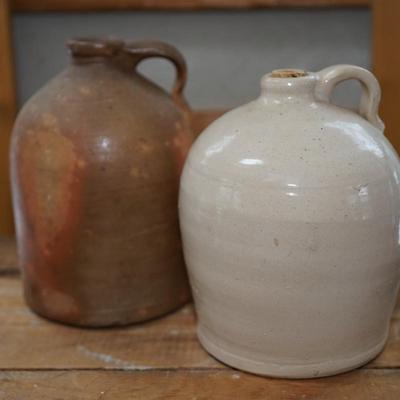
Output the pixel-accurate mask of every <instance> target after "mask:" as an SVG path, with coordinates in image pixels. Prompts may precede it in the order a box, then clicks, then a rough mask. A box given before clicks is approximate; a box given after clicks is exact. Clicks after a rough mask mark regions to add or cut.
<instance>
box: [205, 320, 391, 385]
mask: <svg viewBox="0 0 400 400" xmlns="http://www.w3.org/2000/svg"><path fill="white" fill-rule="evenodd" d="M197 336H198V338H199V341H200V343H201V344H202V346H203V347H204V349H205V350H206V351H207V352H208V353H209V354H211V355H212V356H213V357H215V358H216V359H217V360H219V361H221V362H223V363H224V364H227V365H229V366H231V367H233V368H237V369H240V370H243V371H246V372H250V373H253V374H256V375H263V376H269V377H274V378H290V379H307V378H308V379H310V378H319V377H323V376H330V375H337V374H340V373H343V372H347V371H350V370H352V369H355V368H358V367H360V366H362V365H364V364H366V363H367V362H369V361H371V360H372V359H374V358H375V357H376V356H377V355H378V354H379V353H380V352H381V351H382V350H383V348H384V347H385V344H386V341H387V336H385V338H384V340H382V341H381V342H379V343H378V344H377V345H375V346H374V347H372V348H370V349H368V350H367V351H366V352H363V353H361V354H357V355H356V356H354V357H351V358H344V359H342V360H328V361H324V362H321V363H314V364H291V365H288V364H285V363H282V364H279V363H276V362H273V363H272V362H268V361H265V362H263V361H258V360H252V359H249V358H245V357H241V356H239V355H236V354H233V353H231V352H230V351H227V350H224V349H223V348H222V347H221V346H220V345H216V344H215V343H214V342H213V341H212V340H210V339H209V338H208V337H207V335H206V334H204V331H203V330H202V329H201V327H199V328H198V330H197Z"/></svg>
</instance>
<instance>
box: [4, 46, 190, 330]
mask: <svg viewBox="0 0 400 400" xmlns="http://www.w3.org/2000/svg"><path fill="white" fill-rule="evenodd" d="M148 48H149V49H150V51H149V52H147V49H148ZM70 49H71V52H72V57H73V62H72V64H71V65H70V66H69V67H67V69H66V70H64V71H63V72H61V73H60V74H59V75H58V76H57V77H55V78H54V79H53V80H52V81H50V82H49V83H48V84H47V85H46V86H45V87H44V88H42V89H41V90H40V91H39V92H38V93H37V94H36V95H35V96H33V98H32V99H31V100H29V101H28V103H27V104H26V105H25V106H24V107H23V109H22V111H21V112H20V114H19V116H18V118H17V121H16V124H15V128H14V131H13V140H12V150H11V168H12V185H13V197H14V211H15V218H16V230H17V239H18V251H19V256H20V261H21V267H22V273H23V280H24V287H25V297H26V300H27V302H28V304H29V305H30V306H31V307H32V309H33V310H35V311H36V312H37V313H39V314H41V315H43V316H45V317H48V318H50V319H54V320H57V321H61V322H65V323H70V324H76V325H82V326H106V325H118V324H127V323H131V322H137V321H141V320H145V319H149V318H153V317H156V316H158V315H161V314H164V313H166V312H168V311H170V310H172V309H174V308H176V307H178V306H179V305H181V304H183V303H184V302H186V301H187V300H188V298H189V290H188V285H187V282H186V273H185V269H184V263H183V256H182V254H181V240H180V233H179V226H178V216H177V210H176V209H177V199H178V185H179V176H180V171H181V168H182V165H183V161H184V158H185V156H186V153H187V151H188V149H189V146H190V143H191V133H190V129H189V121H188V115H187V111H188V110H187V108H186V107H185V106H184V104H183V98H181V91H182V89H183V85H184V82H185V78H186V75H185V74H186V70H185V64H184V61H183V59H182V57H181V56H180V54H179V53H177V51H176V50H175V49H174V48H172V47H170V46H168V45H166V44H163V43H160V42H157V43H155V44H154V43H153V44H152V45H151V46H150V45H149V44H146V43H144V44H143V43H137V44H132V45H126V44H123V43H122V42H118V41H96V40H95V41H85V40H83V41H71V42H70ZM137 49H138V51H137V53H138V54H139V55H138V56H136V50H137ZM168 52H169V53H168ZM166 53H167V56H168V57H167V58H170V59H173V61H174V62H175V63H176V65H178V67H177V68H178V77H177V85H176V86H175V92H174V95H176V97H175V98H173V96H170V95H168V94H167V93H166V92H165V91H164V90H162V89H161V88H159V87H158V86H156V85H155V84H153V83H152V82H150V81H149V80H147V79H146V78H144V77H143V76H141V75H139V74H138V73H136V72H135V70H134V67H135V65H136V64H137V62H139V61H140V60H141V59H142V58H144V57H148V56H163V57H166Z"/></svg>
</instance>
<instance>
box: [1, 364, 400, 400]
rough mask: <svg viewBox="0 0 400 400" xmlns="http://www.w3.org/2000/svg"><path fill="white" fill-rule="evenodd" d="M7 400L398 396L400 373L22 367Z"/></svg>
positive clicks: (5, 391) (8, 375)
mask: <svg viewBox="0 0 400 400" xmlns="http://www.w3.org/2000/svg"><path fill="white" fill-rule="evenodd" d="M0 394H1V395H2V396H1V397H2V398H4V399H7V400H17V399H30V400H36V399H38V400H39V399H40V400H54V399H68V400H95V399H98V400H111V399H112V400H122V399H124V400H126V399H146V400H160V399H170V400H209V399H213V400H228V399H274V400H278V399H282V400H288V399H299V400H300V399H301V400H350V399H351V400H373V399H374V400H376V399H382V400H398V399H399V398H400V371H397V370H383V371H372V370H359V371H355V372H352V373H349V374H344V375H339V376H335V377H330V378H320V379H311V380H302V381H299V380H297V381H296V380H285V379H267V378H263V377H258V376H255V375H250V374H245V373H241V372H238V371H233V370H231V371H229V370H225V371H217V372H216V371H208V370H205V371H179V370H178V371H170V370H168V371H141V372H132V371H41V372H38V371H35V372H33V371H20V372H1V373H0Z"/></svg>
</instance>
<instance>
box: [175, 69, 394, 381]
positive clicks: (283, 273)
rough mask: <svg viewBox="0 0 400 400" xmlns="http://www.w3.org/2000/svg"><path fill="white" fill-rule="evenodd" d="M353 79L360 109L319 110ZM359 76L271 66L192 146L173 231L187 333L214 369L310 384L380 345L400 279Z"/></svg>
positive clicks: (368, 102)
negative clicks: (188, 309)
mask: <svg viewBox="0 0 400 400" xmlns="http://www.w3.org/2000/svg"><path fill="white" fill-rule="evenodd" d="M347 79H357V80H358V81H359V82H360V83H361V86H362V90H363V93H362V99H361V105H360V108H359V111H358V113H356V112H353V111H350V110H347V109H344V108H341V107H337V106H335V105H333V104H331V103H330V102H329V98H330V95H331V92H332V90H333V88H334V87H335V85H336V84H337V83H339V82H341V81H343V80H347ZM379 99H380V88H379V85H378V82H377V80H376V79H375V77H374V76H373V75H372V74H371V73H370V72H368V71H367V70H365V69H362V68H359V67H355V66H350V65H337V66H332V67H329V68H326V69H324V70H322V71H320V72H317V73H313V72H308V73H307V72H304V71H298V70H278V71H274V72H272V73H270V74H267V75H265V76H264V77H263V78H262V81H261V96H260V97H259V98H258V99H256V100H255V101H253V102H251V103H249V104H246V105H244V106H242V107H239V108H237V109H235V110H233V111H230V112H228V113H226V114H225V115H223V116H222V117H221V118H219V119H218V120H217V121H215V122H214V123H213V124H211V125H210V126H209V127H208V128H207V129H206V130H205V131H204V132H203V133H202V134H201V135H200V137H199V138H198V139H197V141H196V142H195V144H194V146H193V147H192V149H191V151H190V154H189V157H188V159H187V161H186V165H185V168H184V173H183V175H182V179H181V192H180V223H181V230H182V234H183V242H184V254H185V259H186V263H187V267H188V270H189V276H190V282H191V286H192V289H193V295H194V300H195V306H196V310H197V314H198V336H199V339H200V341H201V343H202V344H203V346H204V347H205V348H206V350H208V351H209V352H210V353H211V354H212V355H214V356H215V357H216V358H218V359H219V360H221V361H223V362H225V363H227V364H229V365H232V366H234V367H237V368H240V369H243V370H246V371H250V372H254V373H257V374H262V375H270V376H279V377H291V378H309V377H316V376H324V375H331V374H336V373H340V372H343V371H346V370H350V369H352V368H356V367H358V366H360V365H362V364H364V363H366V362H367V361H369V360H370V359H372V358H373V357H375V356H376V355H377V354H378V353H379V352H380V351H381V350H382V348H383V346H384V344H385V341H386V339H387V335H388V328H389V321H390V317H391V313H392V310H393V307H394V304H395V298H396V293H397V289H398V284H399V271H400V270H399V247H400V246H399V240H400V238H399V215H400V193H399V173H400V164H399V160H398V157H397V155H396V153H395V151H394V150H393V148H392V146H391V145H390V144H389V142H388V141H387V139H386V138H385V137H384V136H383V133H382V131H383V128H384V126H383V124H382V122H381V120H380V119H379V117H378V114H377V110H378V105H379Z"/></svg>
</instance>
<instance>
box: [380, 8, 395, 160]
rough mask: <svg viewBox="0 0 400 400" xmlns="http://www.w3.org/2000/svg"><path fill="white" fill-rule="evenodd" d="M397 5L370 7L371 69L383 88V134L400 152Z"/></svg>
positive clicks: (381, 112)
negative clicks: (371, 32) (384, 126)
mask: <svg viewBox="0 0 400 400" xmlns="http://www.w3.org/2000/svg"><path fill="white" fill-rule="evenodd" d="M399 43H400V1H398V0H379V1H375V2H374V6H373V68H374V72H375V74H376V76H377V77H378V79H379V82H380V84H381V87H382V102H381V107H380V114H381V117H382V119H383V121H384V123H385V125H386V131H385V134H386V136H387V137H388V139H389V140H390V141H391V143H392V144H393V145H394V147H395V148H396V150H397V151H398V152H400V112H399V105H400V73H399V72H400V52H399V50H398V47H399Z"/></svg>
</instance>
